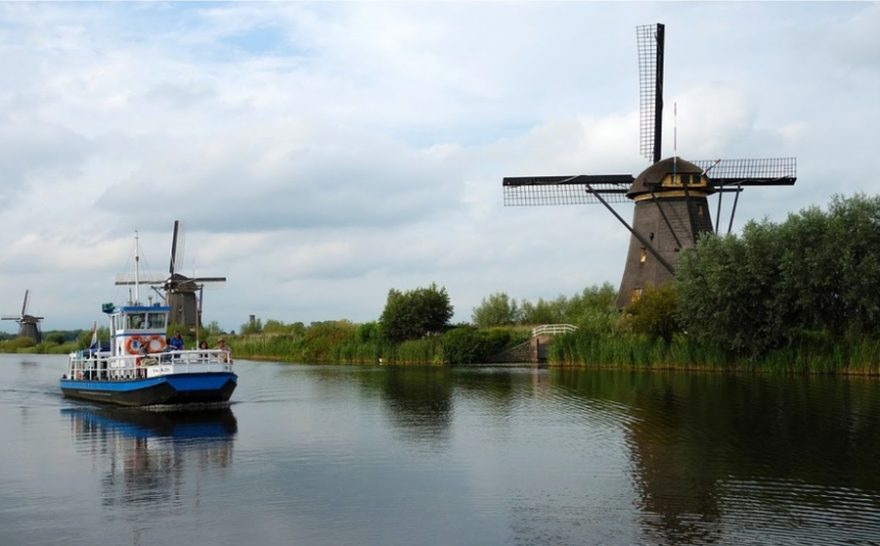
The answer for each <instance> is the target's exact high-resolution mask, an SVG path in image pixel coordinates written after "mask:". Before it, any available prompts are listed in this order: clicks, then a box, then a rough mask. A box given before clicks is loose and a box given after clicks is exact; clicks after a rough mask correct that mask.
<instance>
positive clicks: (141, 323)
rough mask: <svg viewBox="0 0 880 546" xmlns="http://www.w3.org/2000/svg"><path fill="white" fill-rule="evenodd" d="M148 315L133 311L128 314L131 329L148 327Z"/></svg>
mask: <svg viewBox="0 0 880 546" xmlns="http://www.w3.org/2000/svg"><path fill="white" fill-rule="evenodd" d="M145 322H146V317H145V316H144V314H143V313H132V314H130V315H128V327H129V329H135V330H136V329H139V328H146V324H145Z"/></svg>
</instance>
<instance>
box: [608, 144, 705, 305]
mask: <svg viewBox="0 0 880 546" xmlns="http://www.w3.org/2000/svg"><path fill="white" fill-rule="evenodd" d="M702 172H703V170H702V169H701V168H700V167H698V166H696V165H694V164H693V163H690V162H688V161H684V160H682V159H677V158H669V159H664V160H662V161H659V162H657V163H655V164H653V165H651V166H650V167H648V168H647V169H645V171H644V172H642V174H640V175H639V176H638V177H637V178H636V180H635V182H633V184H632V186H630V188H629V190H628V191H627V194H626V195H627V197H628V198H630V199H632V200H633V202H634V204H635V206H634V210H633V219H632V228H633V230H634V231H636V232H638V233H642V234H646V236H647V239H648V241H649V242H650V243H651V245H653V247H654V248H655V249H656V250H657V252H658V253H659V254H660V256H661V257H662V258H663V259H664V260H665V261H666V262H667V263H669V264H670V265H671V266H672V267H673V268H674V267H675V264H676V263H677V262H678V256H679V255H680V253H681V250H682V249H683V248H688V247H690V246H693V245H694V241H696V240H697V237H699V235H700V234H702V233H707V232H712V219H711V217H710V216H709V200H708V195H710V194H711V193H712V192H713V189H712V187H711V186H709V184H708V178H707V177H705V176H704V175H703V174H702ZM685 189H687V195H686V194H685ZM673 271H674V270H672V271H671V270H670V269H667V268H666V267H664V266H663V264H662V262H661V261H660V260H659V259H657V258H656V257H654V256H651V255H650V253H649V252H648V247H647V246H646V245H644V244H643V243H642V242H641V241H640V240H639V239H638V238H637V237H636V236H635V235H632V236H630V241H629V251H628V252H627V256H626V265H625V267H624V271H623V277H622V278H621V281H620V290H619V291H618V295H617V306H618V307H620V308H622V307H625V306H626V305H627V304H628V303H630V302H632V301H634V300H637V299H638V298H639V297H641V295H642V291H643V290H644V289H645V287H647V286H660V285H661V284H663V283H665V282H667V281H669V280H671V279H672V277H673Z"/></svg>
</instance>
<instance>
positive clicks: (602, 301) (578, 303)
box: [519, 283, 619, 333]
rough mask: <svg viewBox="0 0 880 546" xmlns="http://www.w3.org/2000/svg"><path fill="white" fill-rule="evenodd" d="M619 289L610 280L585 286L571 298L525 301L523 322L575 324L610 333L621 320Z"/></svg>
mask: <svg viewBox="0 0 880 546" xmlns="http://www.w3.org/2000/svg"><path fill="white" fill-rule="evenodd" d="M616 300H617V290H615V289H614V287H613V286H611V285H610V284H608V283H605V284H603V285H602V286H591V287H588V288H584V290H583V291H582V292H581V293H580V294H576V295H574V296H573V297H571V298H566V297H565V296H559V297H557V298H556V299H555V300H552V301H546V300H544V299H538V302H537V303H534V304H533V303H531V302H530V301H528V300H524V301H523V302H522V308H521V311H520V321H519V322H520V324H530V325H535V324H574V325H575V326H578V327H579V328H585V329H588V330H590V331H591V332H596V333H598V332H603V333H605V332H611V331H612V330H613V328H614V324H615V323H616V322H617V319H618V315H619V313H618V311H617V307H616V303H615V302H616Z"/></svg>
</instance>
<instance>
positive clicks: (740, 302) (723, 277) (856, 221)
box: [676, 195, 880, 356]
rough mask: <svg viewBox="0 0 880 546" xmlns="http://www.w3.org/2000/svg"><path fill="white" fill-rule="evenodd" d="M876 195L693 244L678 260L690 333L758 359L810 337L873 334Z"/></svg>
mask: <svg viewBox="0 0 880 546" xmlns="http://www.w3.org/2000/svg"><path fill="white" fill-rule="evenodd" d="M878 270H880V198H878V197H871V198H869V197H865V196H864V195H856V196H854V197H852V198H843V197H840V196H835V197H834V198H833V199H832V201H831V204H830V206H829V208H828V211H827V212H823V211H821V210H819V209H818V208H816V207H811V208H808V209H805V210H802V211H801V212H799V213H797V214H791V215H789V217H788V219H787V220H786V222H784V223H782V224H774V223H771V222H769V221H766V220H765V221H763V222H760V223H758V222H749V223H748V224H747V225H746V227H745V229H744V230H743V234H742V236H741V237H738V236H728V237H714V236H711V235H707V236H704V237H703V238H701V240H700V241H699V243H698V244H697V246H696V247H694V248H692V249H689V250H687V251H686V252H684V254H683V255H682V256H681V259H680V260H679V262H678V268H677V272H676V283H677V286H678V293H679V305H680V309H681V317H682V319H683V323H684V326H685V328H686V330H687V331H688V333H689V334H692V335H695V336H696V337H698V338H701V339H703V340H705V341H709V342H712V343H715V344H717V345H718V346H720V347H725V348H727V349H728V350H730V351H733V352H737V353H744V354H749V355H751V356H759V355H761V354H763V353H766V352H767V351H769V350H772V349H775V348H777V347H782V346H785V345H791V344H793V343H795V342H797V341H798V340H800V339H803V338H804V337H810V336H813V335H815V334H821V335H825V336H828V337H829V338H832V339H838V340H846V341H856V340H859V339H863V338H866V337H876V336H877V335H878V334H880V275H877V273H876V272H877V271H878Z"/></svg>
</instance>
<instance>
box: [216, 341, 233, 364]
mask: <svg viewBox="0 0 880 546" xmlns="http://www.w3.org/2000/svg"><path fill="white" fill-rule="evenodd" d="M217 348H218V349H220V350H221V351H224V352H225V353H226V362H229V363H230V364H232V349H230V348H229V346H228V345H226V340H225V339H223V338H222V337H221V338H220V339H218V340H217Z"/></svg>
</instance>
